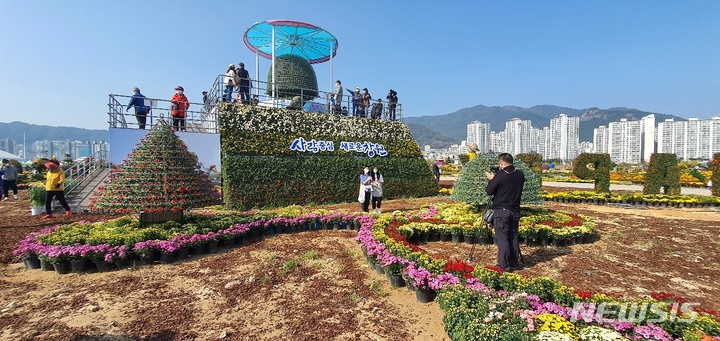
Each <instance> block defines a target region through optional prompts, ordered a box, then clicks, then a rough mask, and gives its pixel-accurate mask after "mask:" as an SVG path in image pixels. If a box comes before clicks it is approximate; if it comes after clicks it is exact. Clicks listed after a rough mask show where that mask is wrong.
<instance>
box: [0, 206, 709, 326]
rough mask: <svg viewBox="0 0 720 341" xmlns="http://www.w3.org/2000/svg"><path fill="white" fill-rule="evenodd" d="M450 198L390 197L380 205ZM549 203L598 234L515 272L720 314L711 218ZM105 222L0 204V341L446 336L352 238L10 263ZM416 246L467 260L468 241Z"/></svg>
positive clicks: (545, 252)
mask: <svg viewBox="0 0 720 341" xmlns="http://www.w3.org/2000/svg"><path fill="white" fill-rule="evenodd" d="M21 193H22V192H21ZM23 198H24V193H22V194H21V199H23ZM447 201H449V200H448V198H447V197H434V198H422V199H405V200H390V201H387V202H385V203H383V204H384V207H383V210H384V211H391V210H396V209H399V210H410V209H417V208H418V207H420V206H421V205H422V204H426V203H433V202H447ZM546 206H547V207H549V208H554V209H560V210H566V211H573V212H578V213H581V214H586V215H589V216H592V217H594V218H595V219H596V221H597V223H598V229H599V231H600V233H601V237H602V239H601V240H600V241H598V242H596V243H593V244H583V245H574V246H570V247H559V248H556V247H545V248H542V247H524V248H523V254H524V256H525V260H526V262H527V263H528V265H529V268H528V269H525V270H521V271H519V273H521V274H527V275H532V276H539V275H543V276H549V277H552V278H556V279H558V280H560V281H562V282H563V283H565V284H567V285H569V286H572V287H575V288H576V289H580V290H587V291H593V292H610V293H616V294H622V295H624V296H626V297H637V296H640V295H647V294H649V293H651V292H660V291H663V292H670V293H675V294H677V295H679V296H683V297H685V298H687V299H688V300H689V301H691V302H700V303H702V304H703V306H704V307H706V308H709V309H714V310H719V309H720V299H719V298H718V297H720V289H718V288H717V278H720V266H719V265H718V264H720V262H719V260H720V259H719V258H720V256H718V255H717V253H715V252H714V251H713V250H716V249H717V248H718V246H719V245H718V238H717V234H718V231H719V230H720V229H719V227H720V212H718V211H717V210H709V209H673V208H662V209H661V208H652V209H622V208H615V207H609V206H596V205H580V204H558V203H548V204H546ZM323 208H329V209H341V210H352V211H357V210H358V208H359V207H358V205H357V203H352V204H340V205H328V206H323ZM102 218H105V217H100V216H94V215H89V214H78V215H73V216H71V217H69V218H65V217H62V218H56V219H55V220H53V221H52V222H48V221H43V220H41V219H40V218H39V217H30V215H29V208H28V204H27V201H23V200H21V201H17V202H14V201H8V202H0V263H1V264H0V308H6V307H8V306H14V307H12V308H10V309H8V310H7V311H5V312H2V313H0V330H1V331H0V340H222V339H224V340H276V339H280V338H282V339H286V340H447V336H446V335H445V333H444V331H443V326H442V311H441V310H440V309H439V308H438V306H437V303H434V302H433V303H429V304H421V303H418V302H417V301H416V300H415V297H414V293H413V292H410V291H407V290H406V289H404V288H399V289H394V288H391V287H390V286H389V284H388V281H387V280H386V279H385V276H382V275H378V274H377V273H375V271H373V270H371V269H369V268H368V267H367V265H366V262H365V259H364V258H363V257H362V253H361V250H360V248H359V246H358V244H357V243H356V242H355V241H354V240H353V239H352V238H353V237H354V236H355V233H354V232H353V231H313V232H302V233H296V234H286V235H278V236H274V237H271V238H268V239H265V240H261V241H258V242H255V243H252V244H249V245H244V246H240V247H237V248H234V249H229V250H222V249H221V252H220V253H218V254H214V255H204V256H201V257H194V258H191V259H189V260H186V261H183V262H176V263H173V264H168V265H160V264H156V265H131V266H129V267H127V268H125V269H120V270H117V271H112V272H109V273H85V274H74V273H71V274H67V275H57V274H55V273H54V272H43V271H40V270H25V269H24V268H23V266H22V264H20V263H19V262H18V261H17V260H15V259H13V257H12V255H11V254H10V252H11V251H12V250H13V249H14V248H15V243H16V241H17V240H18V239H20V238H22V237H24V236H25V235H26V234H27V233H29V232H32V231H37V230H40V229H42V228H44V227H47V226H52V225H53V224H55V223H67V222H71V221H76V220H81V219H85V220H99V219H102ZM423 248H425V249H427V250H428V252H430V253H432V254H435V255H448V256H455V257H458V258H461V259H464V258H465V257H466V256H467V253H468V252H469V250H470V245H468V244H455V243H451V242H433V243H428V244H425V245H423ZM476 250H477V251H476V254H475V257H474V259H475V265H478V266H484V265H493V264H494V263H495V252H496V249H495V247H494V246H488V247H485V246H479V247H477V249H476Z"/></svg>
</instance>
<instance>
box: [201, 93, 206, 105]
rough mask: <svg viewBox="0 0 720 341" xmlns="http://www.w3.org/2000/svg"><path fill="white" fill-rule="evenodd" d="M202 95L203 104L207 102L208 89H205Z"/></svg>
mask: <svg viewBox="0 0 720 341" xmlns="http://www.w3.org/2000/svg"><path fill="white" fill-rule="evenodd" d="M202 96H203V104H207V91H203V92H202Z"/></svg>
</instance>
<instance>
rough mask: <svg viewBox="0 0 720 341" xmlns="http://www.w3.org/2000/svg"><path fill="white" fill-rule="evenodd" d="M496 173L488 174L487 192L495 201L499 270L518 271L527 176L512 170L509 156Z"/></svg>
mask: <svg viewBox="0 0 720 341" xmlns="http://www.w3.org/2000/svg"><path fill="white" fill-rule="evenodd" d="M498 166H500V167H499V169H496V170H497V172H493V171H492V168H491V171H489V172H485V176H487V178H488V180H490V181H489V182H488V185H487V188H486V189H485V191H486V192H487V194H488V195H489V196H491V197H492V202H493V209H494V210H495V216H494V218H493V226H495V242H496V244H497V246H498V260H497V266H498V267H499V268H502V269H505V270H507V271H513V270H516V269H517V268H518V257H517V256H518V253H519V252H520V243H519V242H518V227H519V225H520V198H521V197H522V190H523V185H524V184H525V174H523V172H522V171H520V170H518V169H517V168H515V166H513V157H512V155H510V154H508V153H502V154H500V155H499V156H498Z"/></svg>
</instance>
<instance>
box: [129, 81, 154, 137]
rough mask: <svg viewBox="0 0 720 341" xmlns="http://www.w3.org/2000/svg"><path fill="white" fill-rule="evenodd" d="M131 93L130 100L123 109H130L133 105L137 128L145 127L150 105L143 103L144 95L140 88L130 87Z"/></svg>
mask: <svg viewBox="0 0 720 341" xmlns="http://www.w3.org/2000/svg"><path fill="white" fill-rule="evenodd" d="M132 92H133V95H132V97H131V98H130V102H129V103H128V105H127V109H125V111H130V108H132V107H135V119H137V123H138V128H140V129H145V122H146V120H147V114H148V112H149V111H150V107H148V106H146V105H145V96H143V94H141V93H140V89H138V88H137V87H135V88H133V89H132Z"/></svg>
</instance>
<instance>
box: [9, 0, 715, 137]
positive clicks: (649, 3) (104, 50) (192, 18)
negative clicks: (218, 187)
mask: <svg viewBox="0 0 720 341" xmlns="http://www.w3.org/2000/svg"><path fill="white" fill-rule="evenodd" d="M140 5H141V7H138V8H136V7H135V6H140ZM130 9H137V12H138V13H137V15H140V14H142V15H143V16H144V17H145V18H148V20H143V21H142V25H125V24H127V23H129V22H131V21H132V18H124V19H123V16H122V15H120V13H128V11H129V10H130ZM240 10H241V11H242V15H239V14H238V11H240ZM131 12H132V11H131ZM110 14H112V16H111V17H109V15H110ZM178 18H182V19H178ZM270 19H291V20H299V21H304V22H308V23H311V24H314V25H317V26H320V27H322V28H324V29H326V30H327V31H329V32H330V33H332V34H333V35H334V36H335V37H336V38H337V39H338V42H339V48H338V52H337V55H336V58H335V59H334V60H333V69H332V74H331V71H330V65H329V63H323V64H316V65H315V66H314V68H315V72H316V74H317V80H318V84H319V90H321V91H331V90H332V89H333V82H334V81H335V80H341V81H342V83H343V86H344V87H345V88H349V89H352V88H355V87H356V86H357V87H360V88H368V89H369V90H370V93H371V94H372V96H373V98H374V99H377V98H382V99H384V98H385V96H386V94H387V92H388V90H389V89H391V88H392V89H394V90H396V91H397V92H398V97H399V102H400V103H401V104H402V108H403V115H405V117H419V116H436V115H442V114H447V113H451V112H453V111H456V110H458V109H461V108H468V107H472V106H474V105H476V104H478V103H483V104H485V105H488V106H497V105H500V106H502V105H516V106H522V107H530V106H533V105H542V104H554V105H559V106H565V107H571V108H580V109H585V108H590V107H598V108H612V107H627V108H636V109H639V110H643V111H649V112H654V113H661V114H668V115H675V116H678V117H683V118H690V117H698V118H700V119H709V118H711V117H713V116H717V115H720V96H718V89H720V63H717V56H718V55H720V39H718V37H720V2H719V1H714V0H700V1H692V2H672V1H660V2H658V1H654V0H638V1H621V0H610V1H602V2H586V1H582V2H580V1H578V2H569V1H565V2H526V1H523V2H497V1H456V2H447V3H443V4H439V3H437V2H435V1H422V0H421V1H415V2H413V3H412V4H408V3H405V2H385V1H375V0H368V1H365V2H363V3H362V6H358V5H357V4H356V3H354V2H327V3H323V2H321V3H313V4H311V5H310V6H299V5H298V4H297V2H295V1H290V0H271V1H266V2H245V3H243V4H242V6H239V5H238V4H237V3H236V2H232V1H211V2H198V1H186V0H180V1H167V0H158V1H151V2H143V3H136V4H128V3H125V2H115V1H91V0H77V1H72V2H53V1H2V2H0V32H3V36H2V39H0V50H2V51H3V53H1V54H0V70H2V75H3V81H2V82H0V102H2V103H3V105H2V106H0V121H1V122H12V121H23V122H28V123H33V124H44V125H53V126H59V125H66V126H73V127H82V128H88V129H107V123H106V122H107V101H108V94H111V93H115V94H126V95H129V94H130V93H131V89H132V88H133V87H135V86H137V87H139V88H140V89H141V90H142V92H143V94H145V95H146V96H149V97H153V98H161V99H166V100H167V99H169V97H170V96H171V95H172V93H173V89H174V88H175V87H176V86H177V85H182V86H183V87H184V88H185V93H186V95H187V96H188V98H189V99H190V101H192V102H197V103H199V102H202V97H201V96H202V95H201V92H202V91H203V90H209V87H210V86H211V85H212V83H213V81H214V79H215V77H216V76H217V75H218V74H221V73H224V72H225V70H226V68H227V67H228V64H230V63H234V64H238V63H239V62H244V63H245V64H246V67H247V68H248V69H249V70H252V71H251V77H252V78H259V79H260V80H262V81H264V80H266V77H267V72H268V69H269V66H270V61H269V60H267V59H264V58H260V59H259V63H258V67H259V70H260V77H256V76H255V72H254V70H255V64H256V63H255V55H254V54H253V53H252V51H250V50H249V49H248V48H247V47H246V46H245V45H244V43H243V42H242V36H243V34H244V32H245V30H246V29H247V28H249V27H250V26H252V25H253V24H254V23H256V22H261V21H264V20H270ZM219 22H224V23H226V22H231V23H230V24H225V25H226V26H229V28H228V29H225V30H219V29H218V26H217V23H219ZM29 23H30V24H29ZM27 25H32V29H21V28H23V27H27ZM123 104H125V103H123ZM0 137H2V136H0Z"/></svg>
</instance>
